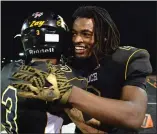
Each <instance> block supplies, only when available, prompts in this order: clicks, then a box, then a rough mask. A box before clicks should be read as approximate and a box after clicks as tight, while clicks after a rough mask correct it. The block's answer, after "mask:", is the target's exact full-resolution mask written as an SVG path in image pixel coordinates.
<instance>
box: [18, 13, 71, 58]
mask: <svg viewBox="0 0 157 134" xmlns="http://www.w3.org/2000/svg"><path fill="white" fill-rule="evenodd" d="M68 32H69V28H68V26H67V24H66V23H65V21H64V20H63V18H62V17H61V16H60V15H57V14H54V13H47V12H36V13H33V14H32V16H30V17H28V18H27V19H26V20H25V22H24V23H23V25H22V28H21V41H22V43H23V47H24V51H25V53H26V55H27V56H29V57H31V58H60V56H61V54H63V53H64V52H63V51H67V50H68V44H69V42H68V41H67V39H66V38H67V37H68V36H67V34H68ZM65 49H66V50H65Z"/></svg>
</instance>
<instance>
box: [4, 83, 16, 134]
mask: <svg viewBox="0 0 157 134" xmlns="http://www.w3.org/2000/svg"><path fill="white" fill-rule="evenodd" d="M9 90H13V91H15V117H14V118H13V120H14V123H15V127H16V130H15V131H16V132H17V133H18V126H17V123H16V119H17V101H18V99H17V90H16V88H14V87H13V86H10V85H9V86H8V87H7V88H6V89H5V90H4V92H3V93H2V104H3V105H5V106H6V105H7V102H8V101H10V107H9V110H8V109H6V123H8V124H9V126H10V131H11V129H12V124H11V122H10V121H9V120H8V115H9V114H10V113H11V109H12V103H13V100H12V98H10V97H7V99H6V101H3V100H4V95H5V94H6V93H7V91H9ZM3 126H4V125H3Z"/></svg>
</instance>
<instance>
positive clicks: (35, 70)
mask: <svg viewBox="0 0 157 134" xmlns="http://www.w3.org/2000/svg"><path fill="white" fill-rule="evenodd" d="M68 31H69V30H68V27H67V25H66V23H65V21H64V20H63V18H62V17H61V16H60V15H57V14H55V13H46V12H36V13H33V15H32V16H30V17H28V18H27V19H26V20H25V21H24V23H23V25H22V29H21V41H22V43H23V47H24V52H25V55H26V56H27V59H30V58H31V59H32V60H31V61H29V62H28V63H24V62H23V61H19V62H13V63H10V64H7V65H6V66H5V67H4V68H3V70H2V73H1V75H2V77H1V86H2V90H1V100H2V101H1V107H2V109H1V113H2V125H3V126H4V128H5V130H6V132H7V133H13V134H18V133H36V134H37V133H60V132H61V127H62V125H63V118H64V117H66V116H64V114H63V112H64V111H63V108H64V107H66V106H63V107H61V105H57V106H56V105H55V103H52V102H51V103H49V102H47V101H55V100H57V99H58V98H60V104H64V103H66V101H67V98H68V94H69V93H70V91H71V87H72V85H76V86H78V87H81V88H83V89H84V88H86V86H87V80H86V79H84V78H81V77H77V74H75V72H74V71H73V70H72V69H71V68H70V67H68V66H67V65H63V60H61V59H62V58H61V56H62V55H64V56H65V55H66V53H67V52H68V48H69V47H68ZM59 69H60V70H61V71H59ZM54 74H55V75H54ZM65 76H66V77H65ZM41 89H44V90H41ZM65 89H66V90H65ZM39 91H41V92H40V93H39ZM66 91H68V92H69V93H68V92H66ZM40 99H41V100H40ZM56 103H57V102H56Z"/></svg>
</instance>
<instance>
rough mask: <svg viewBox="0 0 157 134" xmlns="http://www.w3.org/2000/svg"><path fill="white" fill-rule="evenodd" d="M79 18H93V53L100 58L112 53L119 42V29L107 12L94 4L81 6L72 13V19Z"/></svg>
mask: <svg viewBox="0 0 157 134" xmlns="http://www.w3.org/2000/svg"><path fill="white" fill-rule="evenodd" d="M78 17H80V18H92V19H94V33H95V41H96V42H95V49H94V51H95V53H96V55H97V56H98V58H100V56H103V55H110V54H111V53H113V52H114V51H115V50H116V49H117V48H118V45H119V43H120V34H119V31H118V29H117V27H116V25H115V23H114V21H113V20H112V19H111V17H110V15H109V13H108V12H107V11H106V10H105V9H103V8H101V7H96V6H81V7H79V8H78V9H77V10H76V11H75V12H74V14H73V16H72V18H73V21H75V19H77V18H78Z"/></svg>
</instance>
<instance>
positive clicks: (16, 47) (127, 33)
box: [1, 1, 157, 74]
mask: <svg viewBox="0 0 157 134" xmlns="http://www.w3.org/2000/svg"><path fill="white" fill-rule="evenodd" d="M81 5H95V6H101V7H104V8H105V9H106V10H107V11H108V12H109V13H110V15H111V17H112V19H113V20H114V21H115V23H116V25H117V27H118V29H119V31H120V34H121V44H123V45H132V46H135V47H140V48H144V49H147V50H148V52H149V53H150V61H151V64H152V67H153V74H156V73H157V69H156V57H157V55H156V46H157V45H156V22H157V21H156V17H157V16H156V2H155V1H150V2H149V1H121V2H120V1H99V2H98V1H87V2H85V1H78V2H77V1H25V2H22V1H2V2H1V33H2V34H1V39H2V42H1V54H2V56H1V57H2V58H3V57H7V58H9V59H16V58H17V55H18V53H19V52H20V51H22V45H21V44H20V43H19V42H18V41H17V39H16V40H15V39H14V36H15V35H16V34H18V33H20V30H21V26H22V23H23V22H24V20H25V19H26V18H27V16H29V15H32V13H33V12H36V11H54V12H55V13H58V14H60V15H61V16H62V17H63V18H64V19H65V21H66V22H67V23H68V24H69V25H70V24H71V23H70V22H71V15H72V14H73V12H74V10H75V9H76V8H78V7H79V6H81Z"/></svg>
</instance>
